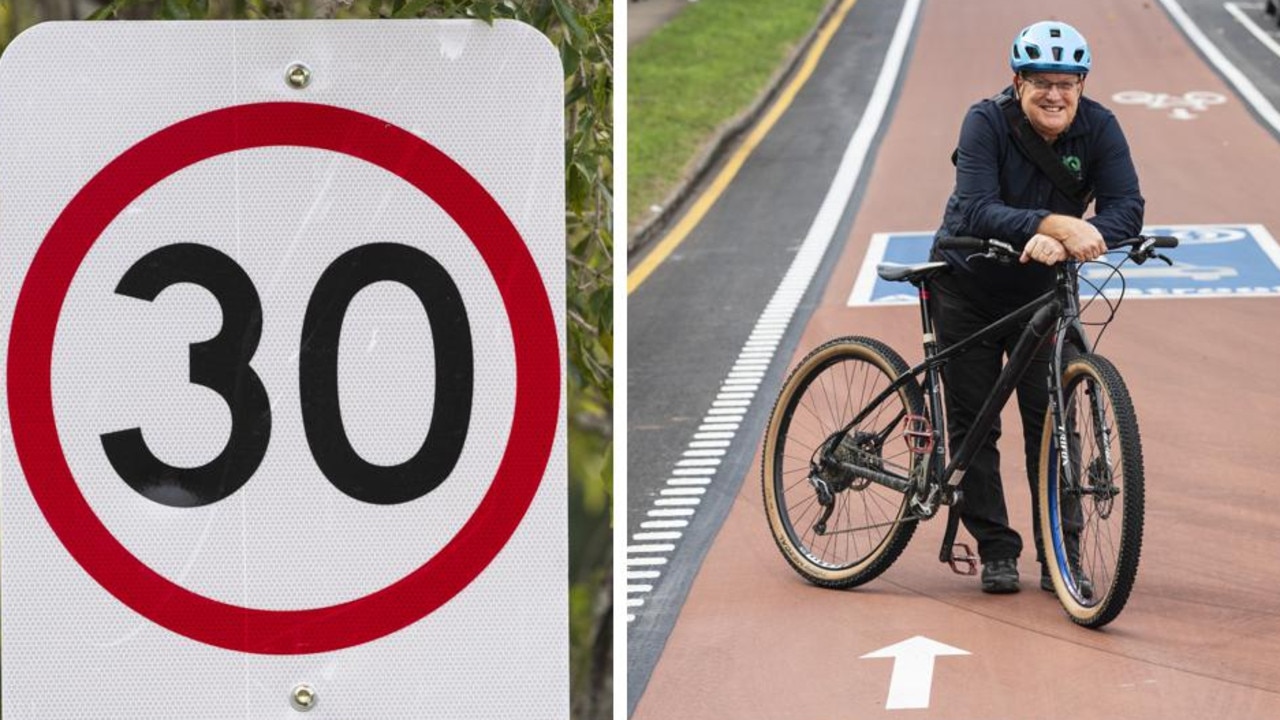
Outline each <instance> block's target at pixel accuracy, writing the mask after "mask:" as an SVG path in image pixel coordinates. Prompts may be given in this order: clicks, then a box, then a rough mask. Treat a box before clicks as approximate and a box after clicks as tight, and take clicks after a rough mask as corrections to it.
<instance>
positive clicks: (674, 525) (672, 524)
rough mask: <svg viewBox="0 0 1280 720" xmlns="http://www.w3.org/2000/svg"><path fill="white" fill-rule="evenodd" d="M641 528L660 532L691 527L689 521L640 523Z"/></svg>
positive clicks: (647, 521)
mask: <svg viewBox="0 0 1280 720" xmlns="http://www.w3.org/2000/svg"><path fill="white" fill-rule="evenodd" d="M640 527H642V528H645V529H650V528H652V529H654V530H658V529H661V528H682V527H689V521H688V520H645V521H644V522H642V523H640Z"/></svg>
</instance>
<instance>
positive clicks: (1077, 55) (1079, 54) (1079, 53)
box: [1072, 50, 1084, 62]
mask: <svg viewBox="0 0 1280 720" xmlns="http://www.w3.org/2000/svg"><path fill="white" fill-rule="evenodd" d="M1072 57H1074V58H1075V61H1076V62H1080V61H1081V60H1084V50H1076V52H1075V55H1073V56H1072Z"/></svg>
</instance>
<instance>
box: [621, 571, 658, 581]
mask: <svg viewBox="0 0 1280 720" xmlns="http://www.w3.org/2000/svg"><path fill="white" fill-rule="evenodd" d="M661 576H662V573H660V572H658V571H657V570H628V571H627V579H628V580H651V579H653V578H656V577H661Z"/></svg>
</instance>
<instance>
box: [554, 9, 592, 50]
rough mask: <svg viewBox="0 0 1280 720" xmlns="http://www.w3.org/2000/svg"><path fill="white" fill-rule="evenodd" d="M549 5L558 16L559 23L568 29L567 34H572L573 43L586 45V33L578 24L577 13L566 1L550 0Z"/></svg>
mask: <svg viewBox="0 0 1280 720" xmlns="http://www.w3.org/2000/svg"><path fill="white" fill-rule="evenodd" d="M551 4H552V5H553V6H554V7H555V9H556V15H558V16H560V21H561V22H563V23H564V24H565V27H567V28H569V32H571V33H573V40H574V42H576V43H578V44H580V45H585V44H586V43H587V31H586V30H583V29H582V25H581V24H579V23H578V13H577V12H575V11H574V9H573V7H572V6H570V5H569V4H568V2H566V0H551Z"/></svg>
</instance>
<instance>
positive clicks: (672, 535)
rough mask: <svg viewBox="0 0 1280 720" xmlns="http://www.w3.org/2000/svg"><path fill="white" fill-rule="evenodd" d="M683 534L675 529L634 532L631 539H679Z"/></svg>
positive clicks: (638, 540)
mask: <svg viewBox="0 0 1280 720" xmlns="http://www.w3.org/2000/svg"><path fill="white" fill-rule="evenodd" d="M662 492H667V491H666V490H663V491H662ZM704 492H705V491H704ZM683 535H684V533H682V532H676V531H668V532H649V533H636V534H635V535H632V536H631V539H632V540H635V541H636V542H647V541H649V540H679V539H680V538H681V536H683Z"/></svg>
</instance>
